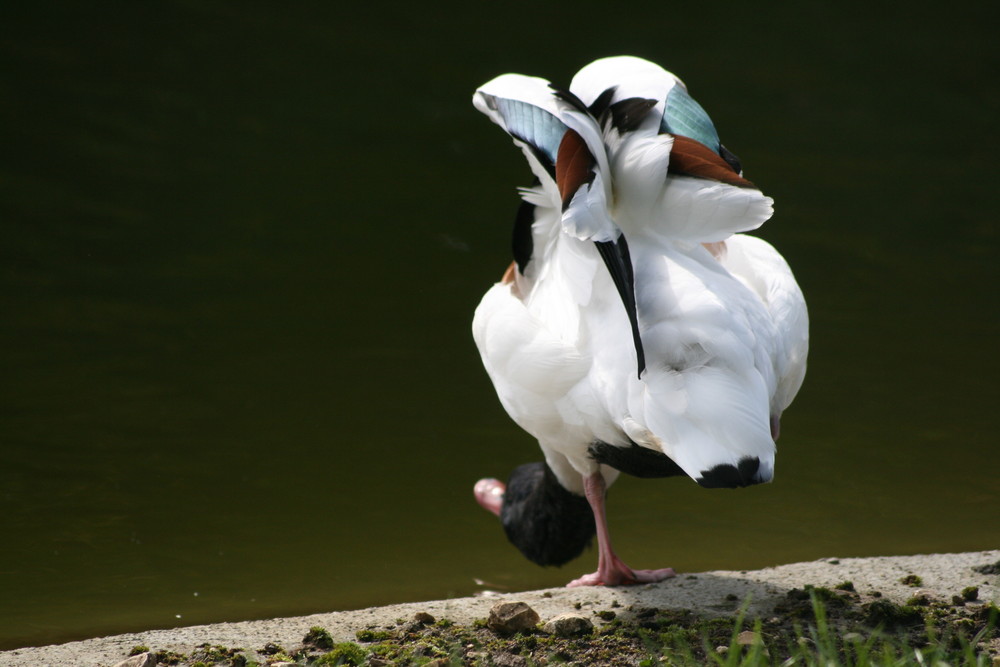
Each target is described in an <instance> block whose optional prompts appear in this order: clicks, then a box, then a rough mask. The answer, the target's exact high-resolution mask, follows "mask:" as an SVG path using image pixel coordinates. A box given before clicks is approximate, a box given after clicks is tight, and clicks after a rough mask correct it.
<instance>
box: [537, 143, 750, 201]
mask: <svg viewBox="0 0 1000 667" xmlns="http://www.w3.org/2000/svg"><path fill="white" fill-rule="evenodd" d="M673 137H674V147H673V148H672V149H671V150H670V165H669V166H668V167H667V171H669V172H670V173H672V174H682V175H684V176H695V177H697V178H707V179H711V180H713V181H721V182H723V183H728V184H729V185H735V186H737V187H741V188H753V187H756V186H755V185H754V184H753V183H751V182H750V181H748V180H747V179H745V178H743V177H742V176H740V175H739V174H738V173H736V172H735V171H733V168H732V166H730V164H729V163H728V162H726V161H725V160H724V159H722V156H720V155H719V154H718V153H716V152H715V151H713V150H712V149H711V148H709V147H708V146H706V145H704V144H703V143H701V142H699V141H695V140H694V139H689V138H688V137H684V136H681V135H679V134H675V135H673ZM560 150H561V149H560ZM557 171H558V167H557Z"/></svg>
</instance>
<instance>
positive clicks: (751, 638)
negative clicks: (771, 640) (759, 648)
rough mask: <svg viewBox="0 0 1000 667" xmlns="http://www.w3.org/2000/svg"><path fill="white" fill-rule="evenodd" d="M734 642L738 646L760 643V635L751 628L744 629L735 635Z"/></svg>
mask: <svg viewBox="0 0 1000 667" xmlns="http://www.w3.org/2000/svg"><path fill="white" fill-rule="evenodd" d="M736 643H737V644H739V645H740V646H751V645H753V644H758V643H760V635H758V634H757V633H756V632H754V631H753V630H744V631H743V632H741V633H740V634H738V635H737V636H736Z"/></svg>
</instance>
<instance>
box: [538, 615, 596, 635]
mask: <svg viewBox="0 0 1000 667" xmlns="http://www.w3.org/2000/svg"><path fill="white" fill-rule="evenodd" d="M542 630H544V631H545V632H547V633H548V634H550V635H556V636H557V637H576V636H578V635H587V634H590V633H591V632H593V631H594V624H593V623H591V622H590V619H589V618H585V617H583V616H581V615H580V614H573V613H566V614H559V615H558V616H556V617H555V618H553V619H551V620H549V621H548V622H547V623H546V624H545V625H543V626H542Z"/></svg>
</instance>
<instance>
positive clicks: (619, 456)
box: [587, 440, 684, 478]
mask: <svg viewBox="0 0 1000 667" xmlns="http://www.w3.org/2000/svg"><path fill="white" fill-rule="evenodd" d="M587 453H588V454H590V458H592V459H594V460H595V461H597V462H598V463H602V464H604V465H606V466H611V467H612V468H614V469H615V470H619V471H621V472H623V473H625V474H626V475H632V476H633V477H643V478H651V477H674V476H676V475H683V474H684V471H683V470H681V467H680V466H679V465H677V464H676V463H674V461H673V459H671V458H670V457H669V456H667V455H666V454H664V453H663V452H657V451H654V450H652V449H647V448H646V447H640V446H639V445H637V444H635V443H634V442H633V443H631V444H630V445H628V446H627V447H615V446H614V445H609V444H608V443H606V442H603V441H601V440H596V441H594V442H592V443H591V444H590V446H589V447H587Z"/></svg>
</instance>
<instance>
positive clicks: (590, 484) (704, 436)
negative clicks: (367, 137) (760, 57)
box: [473, 56, 808, 586]
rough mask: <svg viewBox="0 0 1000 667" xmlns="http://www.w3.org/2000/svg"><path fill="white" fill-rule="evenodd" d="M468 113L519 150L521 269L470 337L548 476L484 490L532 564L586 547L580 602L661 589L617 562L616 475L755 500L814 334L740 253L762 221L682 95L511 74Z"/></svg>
mask: <svg viewBox="0 0 1000 667" xmlns="http://www.w3.org/2000/svg"><path fill="white" fill-rule="evenodd" d="M473 103H474V104H475V106H476V108H477V109H479V110H480V111H482V112H483V113H485V114H486V115H488V116H489V117H490V119H491V120H493V122H495V123H496V124H498V125H499V126H500V127H502V128H503V129H504V130H505V131H506V132H507V133H508V134H509V135H510V136H511V137H512V138H513V139H514V143H515V144H516V145H518V146H520V147H521V149H522V150H523V152H524V154H525V156H526V157H527V159H528V163H529V164H530V165H531V169H532V171H533V172H534V174H535V176H536V178H537V183H536V185H535V186H533V187H530V188H524V189H522V190H521V196H522V199H523V202H522V205H521V208H520V210H519V213H518V216H517V220H516V223H515V228H514V243H513V248H514V260H515V261H514V263H512V264H511V266H510V268H508V270H507V272H506V274H505V275H504V277H503V279H502V281H501V282H500V283H497V284H496V285H494V286H493V287H492V288H491V289H490V290H489V291H488V292H487V293H486V295H485V296H484V297H483V300H482V302H481V303H480V304H479V307H478V308H477V309H476V314H475V319H474V321H473V335H474V337H475V340H476V345H477V346H478V347H479V351H480V354H481V355H482V358H483V364H484V365H485V367H486V371H487V373H488V374H489V376H490V379H491V380H492V381H493V384H494V386H495V388H496V391H497V394H498V395H499V397H500V401H501V403H502V404H503V406H504V408H505V409H506V410H507V412H508V413H509V414H510V416H511V417H512V418H513V419H514V421H515V422H517V424H518V425H520V426H521V427H522V428H523V429H524V430H526V431H527V432H528V433H530V434H531V435H532V436H534V437H535V438H537V439H538V443H539V445H540V446H541V448H542V452H543V453H544V455H545V463H535V464H527V465H523V466H520V467H518V468H517V469H516V470H515V471H514V472H513V473H512V475H511V477H510V479H509V481H508V483H507V484H506V485H504V484H503V483H501V482H499V481H497V480H495V479H483V480H480V481H479V482H478V483H477V484H476V487H475V495H476V498H477V500H478V501H479V502H480V504H481V505H483V506H484V507H485V508H487V509H489V510H490V511H492V512H493V513H495V514H497V515H498V516H499V517H500V518H501V521H502V523H503V526H504V529H505V531H506V533H507V536H508V538H509V539H510V540H511V542H513V543H514V544H515V545H516V546H517V547H518V548H519V549H520V550H521V552H522V553H523V554H524V555H525V556H527V557H528V558H529V559H530V560H532V561H534V562H536V563H538V564H541V565H561V564H563V563H565V562H567V561H569V560H571V559H572V558H575V557H576V556H578V555H579V554H580V553H581V552H582V550H583V549H584V547H586V545H587V544H588V543H589V542H590V540H591V539H592V537H593V535H594V533H595V531H596V534H597V541H598V568H597V571H596V572H594V573H592V574H588V575H585V576H583V577H581V578H579V579H577V580H575V581H573V582H570V584H569V585H570V586H574V585H601V584H603V585H619V584H631V583H637V582H649V581H659V580H661V579H664V578H666V577H669V576H672V575H673V574H674V572H673V570H672V569H669V568H666V569H659V570H633V569H631V568H629V567H627V566H626V565H625V564H624V563H623V562H622V561H621V560H620V559H619V558H618V557H617V556H616V555H615V552H614V550H613V549H612V547H611V541H610V538H609V536H608V530H607V523H606V519H605V513H604V498H605V491H606V488H607V486H608V485H610V484H611V483H612V482H613V481H614V480H615V479H616V477H617V476H618V473H619V472H625V473H628V474H631V475H636V476H638V477H666V476H670V475H681V474H686V475H688V476H690V477H691V478H693V479H694V480H695V481H697V482H698V483H699V484H701V485H702V486H706V487H730V488H731V487H740V486H747V485H750V484H757V483H760V482H768V481H770V480H771V478H772V476H773V474H774V451H775V446H774V441H775V440H776V439H777V437H778V424H779V419H780V417H781V413H782V411H783V410H784V409H785V408H786V407H787V406H788V405H789V403H791V401H792V398H793V397H794V396H795V394H796V392H797V391H798V389H799V386H800V385H801V383H802V379H803V376H804V375H805V367H806V353H807V349H808V317H807V314H806V305H805V301H804V299H803V297H802V292H801V291H800V290H799V287H798V285H797V284H796V282H795V279H794V277H793V276H792V273H791V271H790V270H789V268H788V265H787V264H786V263H785V261H784V259H783V258H782V257H781V255H779V254H778V252H777V251H775V250H774V248H772V247H771V246H770V245H768V244H767V243H765V242H764V241H762V240H760V239H757V238H754V237H750V236H744V235H742V234H740V232H746V231H749V230H752V229H756V228H757V227H759V226H760V225H761V224H763V223H764V221H765V220H767V219H768V218H769V217H770V216H771V213H772V206H771V205H772V201H771V199H770V198H768V197H765V196H764V195H763V194H761V192H760V191H759V190H758V189H757V188H756V187H755V186H754V185H753V184H752V183H750V182H749V181H747V180H745V179H744V178H743V176H742V172H741V168H740V164H739V161H738V159H737V158H736V157H735V156H734V155H733V154H732V153H730V152H729V151H727V150H726V149H725V148H724V147H723V146H722V145H721V144H720V143H719V138H718V135H717V133H716V131H715V128H714V126H713V125H712V122H711V120H710V119H709V117H708V115H707V114H706V113H705V112H704V110H703V109H702V108H701V107H700V106H699V105H698V104H697V103H696V102H695V101H694V100H693V99H692V98H691V97H690V96H689V95H688V92H687V89H686V87H685V86H684V84H683V83H682V82H681V81H680V80H679V79H677V78H676V77H675V76H674V75H672V74H671V73H669V72H667V71H665V70H663V69H662V68H660V67H659V66H657V65H655V64H653V63H651V62H648V61H645V60H642V59H639V58H633V57H624V56H623V57H615V58H605V59H602V60H598V61H596V62H594V63H591V64H590V65H588V66H586V67H585V68H583V69H582V70H581V71H580V72H579V73H578V74H577V75H576V76H575V77H574V78H573V81H572V83H571V85H570V88H569V90H568V91H565V90H560V89H559V88H556V87H554V86H552V85H551V84H550V83H549V82H548V81H545V80H544V79H539V78H533V77H526V76H521V75H517V74H505V75H503V76H500V77H497V78H496V79H494V80H492V81H490V82H489V83H487V84H485V85H484V86H482V87H481V88H480V89H479V90H477V91H476V93H475V96H474V98H473Z"/></svg>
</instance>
